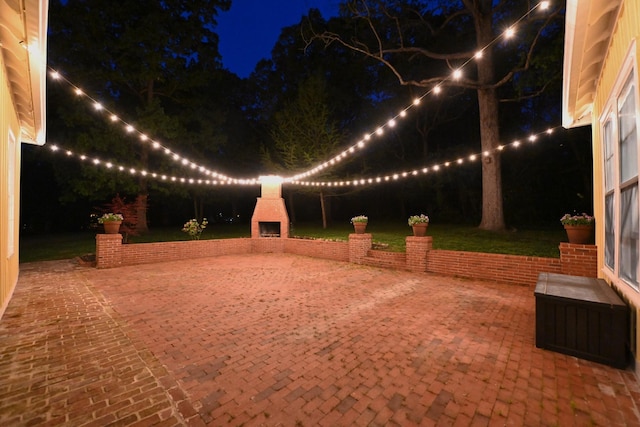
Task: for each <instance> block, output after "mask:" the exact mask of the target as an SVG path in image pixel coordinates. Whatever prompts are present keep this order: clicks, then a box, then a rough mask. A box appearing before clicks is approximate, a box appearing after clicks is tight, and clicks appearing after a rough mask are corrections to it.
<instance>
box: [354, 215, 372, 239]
mask: <svg viewBox="0 0 640 427" xmlns="http://www.w3.org/2000/svg"><path fill="white" fill-rule="evenodd" d="M368 223H369V218H367V217H366V216H365V215H357V216H354V217H353V218H351V224H353V228H354V230H355V231H356V234H364V232H365V230H366V229H367V224H368Z"/></svg>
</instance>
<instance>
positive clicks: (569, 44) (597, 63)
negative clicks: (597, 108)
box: [562, 0, 622, 128]
mask: <svg viewBox="0 0 640 427" xmlns="http://www.w3.org/2000/svg"><path fill="white" fill-rule="evenodd" d="M621 3H622V0H567V9H566V23H565V44H564V71H563V78H564V87H563V96H562V124H563V126H564V127H566V128H569V127H576V126H583V125H588V124H591V117H590V113H591V111H592V107H593V100H594V96H595V91H596V85H597V83H598V79H599V77H600V73H601V71H602V66H603V63H604V59H605V56H606V54H607V49H608V47H609V44H610V41H611V35H612V33H613V30H614V27H615V22H616V17H617V16H618V10H619V8H620V4H621Z"/></svg>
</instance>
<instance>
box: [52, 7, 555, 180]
mask: <svg viewBox="0 0 640 427" xmlns="http://www.w3.org/2000/svg"><path fill="white" fill-rule="evenodd" d="M549 6H550V1H541V2H540V3H538V4H536V5H535V6H533V7H532V8H531V9H529V11H528V12H527V13H525V14H524V15H522V16H521V17H520V18H519V19H518V20H516V21H515V23H513V24H512V25H510V26H509V27H507V29H506V30H505V31H504V32H503V33H502V34H500V35H498V36H496V37H495V38H494V39H493V40H492V41H490V42H489V43H487V44H486V45H485V46H484V47H483V48H482V49H480V50H478V51H476V53H475V55H473V56H472V57H470V58H469V59H467V60H466V61H465V62H463V63H462V65H461V66H459V67H458V68H456V69H455V70H453V72H452V73H451V75H449V76H447V77H445V78H443V79H442V80H441V82H440V83H438V84H436V85H434V86H433V87H432V88H431V89H429V90H427V91H425V93H423V94H422V95H421V96H419V97H417V98H414V100H413V102H412V103H411V104H410V105H408V106H407V107H405V108H404V109H402V110H400V112H399V113H398V114H396V115H395V116H394V117H392V118H391V119H390V120H388V121H387V122H385V123H384V124H382V125H380V126H378V127H377V128H376V130H375V131H373V132H369V133H365V134H364V136H363V138H362V139H361V140H359V141H358V142H356V143H355V144H353V145H351V146H349V147H347V148H346V149H344V150H343V151H341V152H340V154H338V155H335V156H334V157H332V158H331V159H329V160H327V161H325V162H323V163H320V164H318V165H316V166H315V167H313V168H310V169H308V170H306V171H304V172H301V173H298V174H295V175H292V176H289V177H284V178H282V182H283V183H288V182H292V183H301V182H305V181H304V179H305V178H308V177H310V176H313V175H316V174H318V173H320V172H321V171H323V170H325V169H327V168H330V167H333V166H336V165H337V164H338V163H340V162H341V161H342V160H343V159H344V158H346V157H349V156H351V155H355V154H357V153H358V152H362V151H363V149H364V148H365V147H366V146H367V144H368V142H369V141H371V139H372V137H374V136H382V135H384V133H385V129H387V128H394V127H395V126H396V124H397V121H398V120H400V119H402V118H404V117H406V115H407V113H408V112H409V111H410V110H411V109H412V108H415V107H417V106H419V105H420V104H421V103H422V100H423V99H424V98H425V97H427V96H429V95H430V94H434V95H438V94H440V93H441V91H442V85H443V84H444V83H446V82H447V81H453V80H459V79H461V78H462V70H463V68H464V67H466V66H467V65H468V64H469V63H471V62H472V61H473V60H474V59H475V60H479V59H481V58H482V54H483V52H484V51H485V50H486V49H488V48H489V47H491V46H492V45H493V44H495V43H497V42H498V40H500V39H502V38H505V39H510V38H512V37H513V36H514V35H515V26H516V25H517V24H518V23H519V22H521V21H522V20H524V19H525V18H526V17H527V16H529V15H530V14H531V13H533V11H534V10H536V9H537V8H540V9H541V10H546V9H548V8H549ZM49 70H50V73H49V75H50V76H51V78H53V79H54V80H63V81H64V82H66V83H67V84H68V85H69V86H71V87H72V88H73V91H74V93H75V94H76V95H78V96H82V97H83V98H86V99H89V100H90V101H91V102H92V104H93V108H94V110H96V111H99V112H100V111H105V112H107V113H109V115H110V117H109V118H110V120H111V121H112V122H114V123H117V122H119V123H121V124H122V125H124V129H125V131H126V132H127V133H136V134H137V135H138V137H139V140H140V142H141V143H145V142H148V143H150V144H151V147H152V148H154V149H155V150H156V151H159V152H161V153H163V154H165V155H166V156H168V157H170V158H171V159H173V160H174V161H175V162H177V164H178V165H179V166H182V167H185V168H190V169H191V170H194V171H197V172H200V173H203V174H204V175H206V176H210V177H212V178H217V180H218V181H226V182H228V183H233V184H257V183H259V182H260V181H261V178H260V177H257V178H237V177H230V176H227V175H223V174H221V173H219V172H216V171H213V170H211V169H209V168H207V167H205V166H203V165H199V164H197V163H196V162H193V161H191V160H190V159H189V158H187V157H185V156H182V155H180V154H178V153H177V152H175V151H173V150H171V149H170V148H169V147H167V146H165V145H164V144H162V143H160V142H158V141H156V140H153V139H150V138H149V136H148V135H147V134H146V133H144V132H142V131H140V130H138V129H136V128H135V127H134V126H133V125H132V124H130V122H127V121H125V120H123V119H121V118H120V117H119V116H118V115H117V114H115V113H113V112H112V111H110V110H108V109H107V108H105V107H104V106H103V105H102V103H100V102H98V101H97V100H96V99H94V98H93V97H91V96H90V95H87V94H86V93H85V92H84V91H83V90H82V89H81V88H80V87H79V86H77V85H75V84H73V83H72V82H71V81H70V80H69V79H67V78H65V77H64V76H62V75H61V74H60V73H59V72H58V71H56V70H54V69H52V68H50V67H49Z"/></svg>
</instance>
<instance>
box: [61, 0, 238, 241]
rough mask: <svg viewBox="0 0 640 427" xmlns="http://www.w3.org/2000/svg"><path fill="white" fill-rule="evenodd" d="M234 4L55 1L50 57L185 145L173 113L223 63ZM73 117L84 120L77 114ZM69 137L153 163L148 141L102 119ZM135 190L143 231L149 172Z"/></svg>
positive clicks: (140, 121)
mask: <svg viewBox="0 0 640 427" xmlns="http://www.w3.org/2000/svg"><path fill="white" fill-rule="evenodd" d="M230 5H231V2H230V0H203V1H199V2H184V1H181V0H166V1H163V2H156V1H152V0H142V1H136V2H130V3H127V7H114V5H113V4H112V2H111V1H108V0H91V1H87V0H68V1H63V0H58V1H53V2H51V4H50V19H49V21H50V26H49V48H50V49H49V60H50V63H51V64H52V65H53V67H55V68H59V69H60V70H61V71H63V72H68V73H71V75H72V76H73V79H74V81H81V82H82V84H83V86H84V87H83V89H85V90H87V91H90V92H91V93H92V94H97V96H100V97H102V98H103V99H101V101H103V100H104V103H105V104H106V105H113V104H117V105H118V107H119V111H121V112H122V113H121V114H126V115H127V117H133V118H135V120H136V121H137V123H136V126H138V127H139V128H140V129H144V131H145V132H148V133H149V134H150V136H151V137H152V138H153V139H155V140H162V141H165V142H169V141H170V142H171V143H172V144H173V145H172V146H174V147H176V148H180V145H184V144H185V139H183V138H184V137H185V132H184V127H183V126H184V124H183V123H180V122H179V121H178V120H177V119H176V117H175V116H172V115H170V114H168V113H167V111H168V110H174V111H175V109H176V108H175V106H176V105H180V104H184V103H188V102H189V101H190V99H189V98H188V97H185V94H188V93H190V89H192V88H194V87H197V86H202V85H203V84H204V83H205V82H206V81H207V79H208V78H210V76H211V73H213V72H215V71H216V70H219V69H220V68H221V63H220V55H219V52H218V38H217V35H216V34H215V32H214V29H215V26H216V20H215V18H216V16H217V14H218V12H219V11H224V10H228V9H229V7H230ZM79 17H81V19H79ZM105 44H108V48H105ZM56 107H60V108H66V107H68V105H67V106H65V105H58V106H56ZM112 109H115V108H112ZM67 119H68V120H69V122H75V123H77V122H78V117H77V114H76V115H72V116H67ZM69 122H68V123H69ZM90 134H91V135H92V136H91V137H89V136H88V135H90ZM70 139H71V140H75V141H76V143H80V144H82V142H83V141H84V145H88V144H90V145H91V147H92V148H93V149H94V150H95V151H103V152H104V151H106V149H107V148H113V146H119V147H120V148H119V150H120V151H121V152H123V153H125V152H126V153H127V154H128V157H127V158H128V159H130V161H131V162H134V163H135V166H137V167H139V168H141V169H145V170H146V169H149V168H150V166H152V165H153V164H154V163H153V162H154V161H152V159H151V155H152V153H151V147H150V145H149V144H144V143H140V142H139V141H137V142H136V143H132V142H131V140H127V138H125V137H122V136H120V137H116V136H114V135H113V134H112V135H108V134H107V133H105V132H101V131H100V126H99V125H98V126H95V127H91V126H89V127H84V129H82V128H76V129H74V135H73V136H72V137H71V138H70ZM155 162H157V163H156V164H158V163H162V160H156V161H155ZM165 163H166V162H165ZM136 192H137V194H138V198H139V199H140V206H141V208H140V211H139V212H138V220H139V222H138V229H139V230H140V231H146V230H147V229H148V225H147V212H146V206H147V198H148V194H149V182H148V180H147V178H146V177H145V176H143V175H140V176H139V177H138V179H137V191H136Z"/></svg>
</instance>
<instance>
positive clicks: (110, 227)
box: [102, 221, 122, 234]
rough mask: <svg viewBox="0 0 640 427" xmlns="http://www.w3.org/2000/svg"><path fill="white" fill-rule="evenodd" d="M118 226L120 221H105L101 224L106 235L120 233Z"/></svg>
mask: <svg viewBox="0 0 640 427" xmlns="http://www.w3.org/2000/svg"><path fill="white" fill-rule="evenodd" d="M120 224H122V221H105V222H103V223H102V225H103V226H104V232H105V233H106V234H118V232H120Z"/></svg>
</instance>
